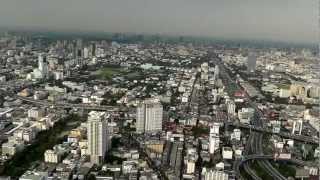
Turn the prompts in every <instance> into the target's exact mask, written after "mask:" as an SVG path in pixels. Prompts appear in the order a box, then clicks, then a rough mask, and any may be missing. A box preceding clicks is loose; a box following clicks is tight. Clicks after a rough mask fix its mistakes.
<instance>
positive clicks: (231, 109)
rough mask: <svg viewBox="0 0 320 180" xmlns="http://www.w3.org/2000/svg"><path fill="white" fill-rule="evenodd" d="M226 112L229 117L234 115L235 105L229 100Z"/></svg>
mask: <svg viewBox="0 0 320 180" xmlns="http://www.w3.org/2000/svg"><path fill="white" fill-rule="evenodd" d="M227 111H228V114H229V115H231V116H235V115H236V104H235V103H234V101H232V100H230V101H228V102H227Z"/></svg>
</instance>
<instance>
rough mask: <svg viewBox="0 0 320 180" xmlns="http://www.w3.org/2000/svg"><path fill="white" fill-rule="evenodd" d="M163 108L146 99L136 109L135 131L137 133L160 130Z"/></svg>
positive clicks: (153, 100)
mask: <svg viewBox="0 0 320 180" xmlns="http://www.w3.org/2000/svg"><path fill="white" fill-rule="evenodd" d="M162 117H163V107H162V105H161V103H160V102H159V101H158V100H156V99H148V100H145V101H143V102H142V103H140V104H139V105H138V107H137V123H136V131H137V132H138V133H146V132H157V131H161V130H162Z"/></svg>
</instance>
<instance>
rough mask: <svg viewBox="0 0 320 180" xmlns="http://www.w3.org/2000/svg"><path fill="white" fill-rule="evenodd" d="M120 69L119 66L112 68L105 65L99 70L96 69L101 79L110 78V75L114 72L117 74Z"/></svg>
mask: <svg viewBox="0 0 320 180" xmlns="http://www.w3.org/2000/svg"><path fill="white" fill-rule="evenodd" d="M120 71H121V69H120V68H113V67H105V68H102V69H100V70H98V73H97V74H98V76H99V77H100V78H101V79H107V80H109V79H111V78H112V76H113V75H114V74H117V73H119V72H120Z"/></svg>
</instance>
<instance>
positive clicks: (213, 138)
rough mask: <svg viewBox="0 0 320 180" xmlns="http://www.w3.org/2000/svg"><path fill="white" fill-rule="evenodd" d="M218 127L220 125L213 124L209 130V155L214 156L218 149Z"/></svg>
mask: <svg viewBox="0 0 320 180" xmlns="http://www.w3.org/2000/svg"><path fill="white" fill-rule="evenodd" d="M219 127H220V125H219V124H217V123H214V124H213V126H212V127H211V128H210V134H209V153H210V154H214V152H215V151H216V150H217V149H219V144H220V138H219Z"/></svg>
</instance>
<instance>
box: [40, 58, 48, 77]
mask: <svg viewBox="0 0 320 180" xmlns="http://www.w3.org/2000/svg"><path fill="white" fill-rule="evenodd" d="M38 69H39V71H40V73H41V75H42V78H47V77H48V63H47V57H46V56H44V55H43V54H39V57H38Z"/></svg>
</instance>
